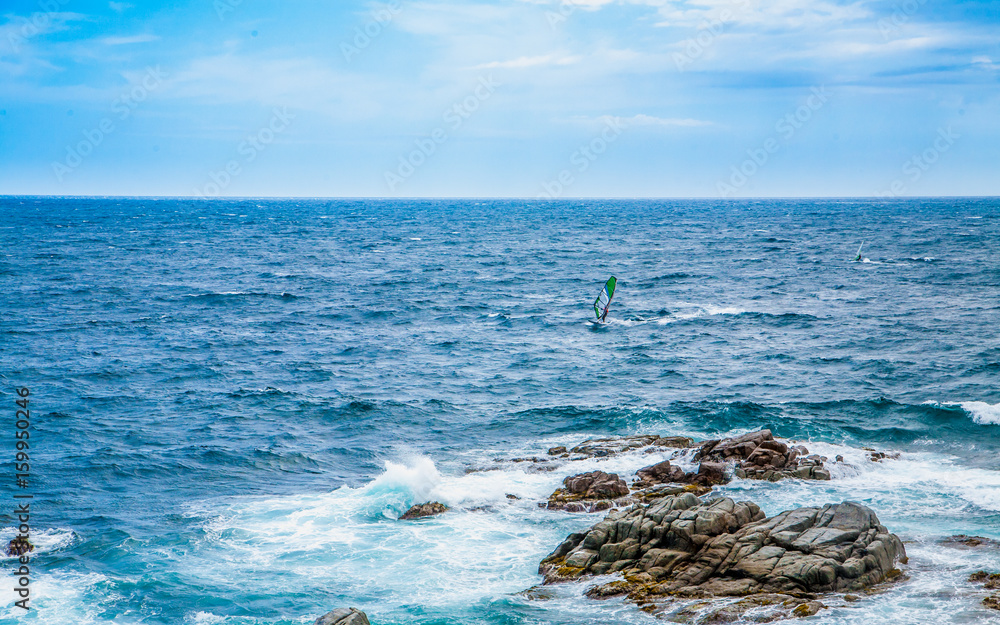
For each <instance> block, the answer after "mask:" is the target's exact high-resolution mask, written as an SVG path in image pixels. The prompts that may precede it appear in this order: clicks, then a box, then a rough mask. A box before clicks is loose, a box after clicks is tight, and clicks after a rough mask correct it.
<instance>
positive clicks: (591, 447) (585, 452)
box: [549, 434, 694, 458]
mask: <svg viewBox="0 0 1000 625" xmlns="http://www.w3.org/2000/svg"><path fill="white" fill-rule="evenodd" d="M693 444H694V441H693V440H692V439H690V438H687V437H684V436H657V435H656V434H649V435H646V436H616V437H609V438H593V439H590V440H586V441H583V442H582V443H580V444H579V445H577V446H576V447H573V448H572V449H570V450H569V453H570V454H574V455H577V456H582V457H583V458H604V457H608V456H617V455H618V454H623V453H626V452H629V451H635V450H637V449H642V448H643V447H646V448H648V449H646V451H647V452H650V453H652V452H655V451H661V449H660V448H663V447H672V448H684V447H691V446H692V445H693ZM553 449H555V448H553ZM552 451H553V450H552V449H550V450H549V453H552Z"/></svg>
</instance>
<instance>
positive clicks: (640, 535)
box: [539, 494, 906, 603]
mask: <svg viewBox="0 0 1000 625" xmlns="http://www.w3.org/2000/svg"><path fill="white" fill-rule="evenodd" d="M905 558H906V553H905V550H904V549H903V544H902V542H900V540H899V538H898V537H896V536H895V535H894V534H890V533H889V531H888V530H887V529H886V528H885V527H883V526H882V525H880V524H879V521H878V518H877V517H876V516H875V513H874V512H872V511H871V510H870V509H868V508H866V507H864V506H862V505H860V504H857V503H853V502H844V503H840V504H830V505H826V506H823V507H822V508H799V509H796V510H790V511H787V512H782V513H781V514H778V515H777V516H774V517H772V518H769V519H768V518H764V514H763V512H761V510H760V508H758V507H757V506H756V505H755V504H753V503H751V502H735V501H733V500H732V499H729V498H719V499H714V500H712V501H706V502H703V501H700V500H699V499H698V498H697V497H695V496H694V495H692V494H683V495H675V496H670V497H664V498H662V499H660V500H657V501H655V502H653V503H651V504H650V505H648V506H642V505H638V506H633V507H632V508H629V509H626V510H620V511H615V512H612V513H610V514H609V515H608V516H607V517H606V518H605V519H604V520H603V521H601V522H600V523H598V524H596V525H594V526H593V527H592V528H591V529H590V530H588V531H586V532H581V533H578V534H572V535H570V536H569V538H567V539H566V540H565V541H564V542H563V543H562V544H561V545H560V546H559V547H558V548H557V549H556V550H555V551H554V552H552V553H551V554H550V555H549V556H548V557H546V558H545V559H544V560H542V562H541V564H540V566H539V572H540V573H541V574H542V575H544V576H545V583H552V582H558V581H565V580H570V579H576V578H580V577H585V576H590V575H602V574H606V573H614V572H619V571H620V572H622V573H623V574H624V580H620V581H616V582H612V583H611V584H610V585H605V586H603V587H598V588H597V589H594V591H593V592H594V593H595V594H597V595H599V596H610V595H613V594H629V596H630V598H631V599H633V600H634V601H637V602H642V603H647V602H649V601H651V600H654V599H655V598H656V597H660V598H663V597H667V596H702V597H711V596H743V595H753V594H761V593H779V594H790V595H802V594H803V593H809V594H812V593H821V592H845V591H851V590H860V589H863V588H867V587H869V586H871V585H873V584H877V583H879V582H882V581H884V580H886V579H889V578H892V577H894V576H897V575H898V574H899V572H898V571H897V570H896V569H895V568H894V566H895V563H896V562H897V561H900V560H902V561H905Z"/></svg>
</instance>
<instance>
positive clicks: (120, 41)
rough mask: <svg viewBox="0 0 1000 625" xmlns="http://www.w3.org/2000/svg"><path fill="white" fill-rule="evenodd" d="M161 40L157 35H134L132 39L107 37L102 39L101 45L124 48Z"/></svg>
mask: <svg viewBox="0 0 1000 625" xmlns="http://www.w3.org/2000/svg"><path fill="white" fill-rule="evenodd" d="M159 39H160V38H159V36H157V35H132V36H131V37H105V38H104V39H101V43H103V44H104V45H106V46H124V45H129V44H133V43H148V42H150V41H158V40H159Z"/></svg>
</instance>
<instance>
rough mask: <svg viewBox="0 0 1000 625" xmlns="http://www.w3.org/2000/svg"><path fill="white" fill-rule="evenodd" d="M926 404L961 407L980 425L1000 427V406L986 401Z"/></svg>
mask: <svg viewBox="0 0 1000 625" xmlns="http://www.w3.org/2000/svg"><path fill="white" fill-rule="evenodd" d="M924 404H927V405H931V406H959V407H960V408H962V410H964V411H965V412H966V413H968V415H969V416H970V417H972V420H973V421H974V422H975V423H978V424H979V425H1000V404H988V403H986V402H984V401H963V402H936V401H926V402H924Z"/></svg>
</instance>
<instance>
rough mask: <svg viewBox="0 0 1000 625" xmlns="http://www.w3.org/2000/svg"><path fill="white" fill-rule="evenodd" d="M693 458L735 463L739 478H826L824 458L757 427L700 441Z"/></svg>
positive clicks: (828, 473) (827, 476)
mask: <svg viewBox="0 0 1000 625" xmlns="http://www.w3.org/2000/svg"><path fill="white" fill-rule="evenodd" d="M695 458H696V459H699V460H702V461H706V460H707V461H712V462H721V463H735V464H736V469H735V475H736V477H740V478H748V479H758V480H770V481H777V480H780V479H784V478H799V479H803V480H828V479H830V472H829V471H827V470H826V468H824V466H823V463H824V462H825V461H826V458H824V457H822V456H818V455H810V454H809V450H808V449H806V448H805V447H803V446H802V445H795V446H791V445H789V444H788V443H787V442H784V441H780V440H778V439H776V438H774V435H773V434H772V433H771V430H758V431H756V432H750V433H748V434H744V435H742V436H737V437H734V438H726V439H722V440H709V441H705V442H704V443H702V444H701V448H700V449H699V450H698V453H697V454H696V455H695Z"/></svg>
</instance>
